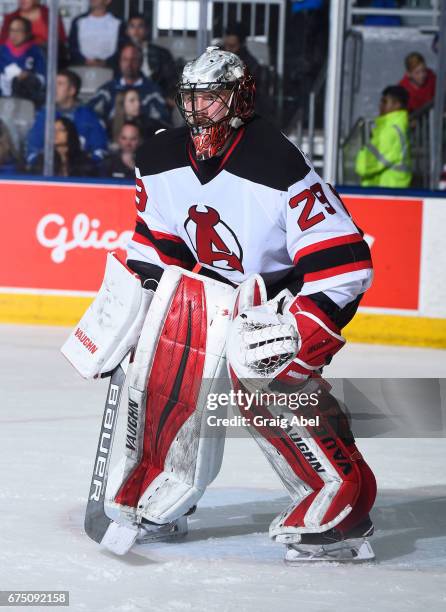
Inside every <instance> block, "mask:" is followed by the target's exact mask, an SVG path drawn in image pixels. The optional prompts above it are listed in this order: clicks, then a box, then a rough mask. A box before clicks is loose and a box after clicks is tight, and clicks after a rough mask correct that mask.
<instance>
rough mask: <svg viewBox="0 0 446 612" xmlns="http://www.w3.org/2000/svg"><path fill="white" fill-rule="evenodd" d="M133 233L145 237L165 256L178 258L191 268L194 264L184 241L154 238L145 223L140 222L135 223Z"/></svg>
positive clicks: (194, 261) (194, 260)
mask: <svg viewBox="0 0 446 612" xmlns="http://www.w3.org/2000/svg"><path fill="white" fill-rule="evenodd" d="M135 234H139V235H140V236H142V237H143V238H145V239H146V240H147V241H149V242H150V243H151V244H153V246H154V247H155V248H156V250H157V251H159V252H160V253H162V254H163V255H166V256H167V257H171V258H173V259H178V260H180V261H182V262H184V264H186V265H187V266H190V267H191V268H192V267H193V266H194V265H195V264H196V259H195V257H194V256H193V255H192V253H191V252H190V250H189V249H188V247H187V246H186V244H185V243H184V242H178V241H176V240H169V239H168V238H156V237H155V236H154V235H153V233H152V232H151V231H150V229H149V228H148V227H147V225H146V224H145V223H140V222H137V223H136V228H135Z"/></svg>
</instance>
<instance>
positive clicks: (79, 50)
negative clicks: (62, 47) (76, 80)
mask: <svg viewBox="0 0 446 612" xmlns="http://www.w3.org/2000/svg"><path fill="white" fill-rule="evenodd" d="M110 2H111V0H90V10H89V11H88V13H84V14H83V15H80V16H79V17H77V18H76V19H75V20H74V21H73V23H72V24H71V29H70V37H69V46H70V54H71V63H72V64H78V65H85V66H110V67H113V68H114V67H115V65H116V59H117V51H118V47H119V41H120V37H121V33H122V28H123V24H122V22H121V20H120V19H118V18H117V17H115V16H114V15H113V14H112V13H110V11H108V10H107V9H108V6H109V5H110Z"/></svg>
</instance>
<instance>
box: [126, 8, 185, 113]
mask: <svg viewBox="0 0 446 612" xmlns="http://www.w3.org/2000/svg"><path fill="white" fill-rule="evenodd" d="M125 33H126V37H127V40H128V42H130V43H132V44H134V45H135V46H136V47H138V48H139V49H141V52H142V66H141V72H142V73H143V75H144V76H146V77H148V78H150V79H152V81H155V83H157V84H158V85H159V86H160V87H161V90H162V92H163V95H164V96H165V97H168V98H171V99H172V101H173V102H174V98H175V87H176V84H177V80H178V74H177V69H176V66H175V62H174V60H173V57H172V55H171V53H170V51H168V50H167V49H164V48H163V47H159V46H158V45H154V44H152V43H151V42H149V29H148V27H147V24H146V22H145V19H144V16H143V15H140V14H136V15H132V16H131V17H130V19H129V20H128V22H127V28H126V31H125Z"/></svg>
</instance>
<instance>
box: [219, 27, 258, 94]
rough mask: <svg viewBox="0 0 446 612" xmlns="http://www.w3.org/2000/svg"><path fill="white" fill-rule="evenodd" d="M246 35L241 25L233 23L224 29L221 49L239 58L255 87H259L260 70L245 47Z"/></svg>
mask: <svg viewBox="0 0 446 612" xmlns="http://www.w3.org/2000/svg"><path fill="white" fill-rule="evenodd" d="M247 35H248V33H247V30H246V27H245V26H244V25H243V23H239V22H238V23H233V24H231V25H229V26H228V27H227V28H226V31H225V36H224V38H223V48H224V50H225V51H230V52H231V53H235V54H236V55H238V56H239V58H240V59H241V60H242V61H243V62H245V64H246V65H247V67H248V70H249V72H250V74H252V76H253V77H254V78H255V80H256V85H259V86H260V82H261V77H262V75H261V68H260V64H259V62H258V61H257V60H256V58H255V57H254V56H253V55H251V53H250V52H249V51H248V48H247V46H246V37H247Z"/></svg>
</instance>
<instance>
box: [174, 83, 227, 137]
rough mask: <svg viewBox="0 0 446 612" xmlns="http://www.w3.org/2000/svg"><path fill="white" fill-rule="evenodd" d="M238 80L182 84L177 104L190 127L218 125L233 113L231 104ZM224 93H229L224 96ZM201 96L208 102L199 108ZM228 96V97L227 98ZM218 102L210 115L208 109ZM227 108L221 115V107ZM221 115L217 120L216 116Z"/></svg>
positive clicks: (177, 96)
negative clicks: (198, 100) (198, 102)
mask: <svg viewBox="0 0 446 612" xmlns="http://www.w3.org/2000/svg"><path fill="white" fill-rule="evenodd" d="M237 85H238V84H237V82H236V83H234V82H232V83H198V84H197V83H193V84H188V85H180V86H179V88H178V93H177V95H176V100H175V101H176V104H177V106H178V110H179V111H180V113H181V115H182V117H183V118H184V120H185V122H186V124H187V125H188V127H190V128H196V127H200V128H207V127H212V126H213V125H217V124H218V123H220V122H221V121H223V120H224V119H227V117H228V116H229V115H230V114H231V106H232V103H233V99H234V92H235V91H236V89H237ZM223 94H227V95H225V96H223ZM198 96H200V97H201V98H202V99H203V98H204V101H205V102H207V103H205V104H204V105H203V104H201V105H200V108H199V109H198V108H197V99H198ZM225 98H226V99H225ZM216 102H218V103H219V105H218V106H216V108H215V111H214V112H213V114H212V115H208V112H207V111H208V110H209V109H210V108H211V107H212V105H213V104H215V103H216ZM222 107H224V108H226V112H225V113H224V115H221V116H220V111H221V108H222ZM217 115H218V116H219V117H218V119H217V120H215V119H214V118H215V117H216V116H217Z"/></svg>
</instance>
